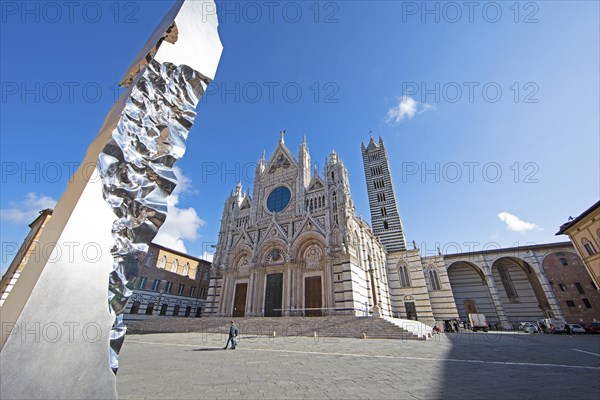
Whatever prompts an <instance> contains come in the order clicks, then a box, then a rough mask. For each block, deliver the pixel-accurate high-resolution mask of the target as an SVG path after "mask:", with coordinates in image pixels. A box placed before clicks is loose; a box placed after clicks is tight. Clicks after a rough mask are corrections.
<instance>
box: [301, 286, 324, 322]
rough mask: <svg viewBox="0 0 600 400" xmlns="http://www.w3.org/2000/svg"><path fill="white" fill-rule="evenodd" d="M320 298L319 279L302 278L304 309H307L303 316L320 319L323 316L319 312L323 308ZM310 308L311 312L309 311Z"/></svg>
mask: <svg viewBox="0 0 600 400" xmlns="http://www.w3.org/2000/svg"><path fill="white" fill-rule="evenodd" d="M322 298H323V297H322V294H321V277H320V276H309V277H306V278H304V308H306V309H307V310H306V311H305V314H304V315H305V316H307V317H320V316H321V315H323V313H322V311H321V310H320V308H321V307H323V301H322ZM311 308H312V309H313V310H310V309H311ZM317 309H318V310H317Z"/></svg>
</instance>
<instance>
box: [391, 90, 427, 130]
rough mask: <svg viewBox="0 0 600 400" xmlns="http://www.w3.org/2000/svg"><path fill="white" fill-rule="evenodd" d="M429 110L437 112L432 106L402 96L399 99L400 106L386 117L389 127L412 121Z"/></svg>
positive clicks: (395, 107) (394, 108)
mask: <svg viewBox="0 0 600 400" xmlns="http://www.w3.org/2000/svg"><path fill="white" fill-rule="evenodd" d="M429 110H435V107H434V106H432V105H431V104H427V103H421V102H420V101H417V100H415V99H413V98H412V97H410V96H402V97H400V98H399V99H398V105H397V106H394V107H392V108H390V109H389V110H388V112H387V114H386V116H385V122H386V123H387V124H388V125H397V124H399V123H401V122H402V121H404V120H405V119H412V118H413V117H414V116H415V115H417V114H422V113H424V112H426V111H429Z"/></svg>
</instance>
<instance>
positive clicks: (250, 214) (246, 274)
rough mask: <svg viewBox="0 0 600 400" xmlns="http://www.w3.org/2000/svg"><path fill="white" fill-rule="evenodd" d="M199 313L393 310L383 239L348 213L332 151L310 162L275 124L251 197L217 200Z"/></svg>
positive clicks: (344, 177) (346, 189) (346, 192)
mask: <svg viewBox="0 0 600 400" xmlns="http://www.w3.org/2000/svg"><path fill="white" fill-rule="evenodd" d="M213 266H214V274H213V275H214V276H213V279H212V282H211V286H210V288H209V293H208V302H207V312H208V313H209V314H212V315H217V316H234V317H242V316H321V315H333V314H336V315H337V314H349V315H357V316H363V315H371V314H375V315H387V316H391V315H392V312H393V311H392V305H391V302H390V295H389V293H388V285H387V282H388V279H387V270H386V254H385V248H384V246H383V244H382V243H381V242H380V240H379V239H378V238H377V237H376V235H375V234H374V233H373V231H372V230H371V227H370V226H369V224H368V223H367V222H365V221H363V220H362V219H360V218H358V217H357V216H356V215H355V209H354V203H353V200H352V195H351V192H350V185H349V183H348V172H347V170H346V167H345V166H344V163H343V162H342V160H341V158H340V157H339V156H338V155H337V154H336V153H335V151H333V150H332V152H331V154H330V155H329V157H328V159H327V160H326V163H325V166H324V170H323V171H322V174H320V173H319V171H317V170H316V169H315V170H313V171H311V162H310V154H309V151H308V147H307V144H306V139H305V140H304V142H303V143H302V144H301V146H300V149H299V151H298V157H297V158H296V157H294V156H293V155H292V153H291V152H290V151H289V150H288V148H287V147H286V146H285V144H284V139H283V133H282V135H281V139H280V140H279V143H278V145H277V148H276V149H275V151H274V152H273V154H272V156H271V157H270V159H269V160H268V161H267V160H265V157H264V155H263V158H262V159H260V160H259V162H258V166H257V168H256V174H255V179H254V187H253V192H252V196H250V194H249V193H248V192H247V191H246V192H245V193H243V192H242V188H241V185H239V184H238V186H237V188H236V189H235V191H234V192H232V193H231V194H230V196H229V197H228V198H227V199H226V201H225V205H224V207H223V217H222V220H221V228H220V231H219V238H218V243H217V249H216V253H215V257H214V260H213Z"/></svg>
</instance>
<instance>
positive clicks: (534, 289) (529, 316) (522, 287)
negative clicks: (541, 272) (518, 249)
mask: <svg viewBox="0 0 600 400" xmlns="http://www.w3.org/2000/svg"><path fill="white" fill-rule="evenodd" d="M492 276H493V277H494V281H495V282H496V288H497V289H498V295H499V296H500V300H501V301H502V305H503V306H504V312H505V314H506V318H507V319H508V322H509V323H511V324H512V325H513V327H515V326H517V325H518V324H519V322H523V321H535V320H537V319H539V318H544V317H548V316H551V315H552V311H551V309H550V303H549V302H548V299H547V297H546V294H545V293H544V289H543V288H542V285H541V284H540V281H539V280H538V278H537V276H536V275H535V271H534V270H533V268H532V267H531V266H530V265H529V264H528V263H527V262H526V261H524V260H522V259H520V258H516V257H501V258H499V259H497V260H496V261H494V263H493V264H492Z"/></svg>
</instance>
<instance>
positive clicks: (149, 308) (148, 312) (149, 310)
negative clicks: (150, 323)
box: [146, 303, 154, 315]
mask: <svg viewBox="0 0 600 400" xmlns="http://www.w3.org/2000/svg"><path fill="white" fill-rule="evenodd" d="M153 312H154V303H149V304H148V305H147V306H146V315H152V313H153Z"/></svg>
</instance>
